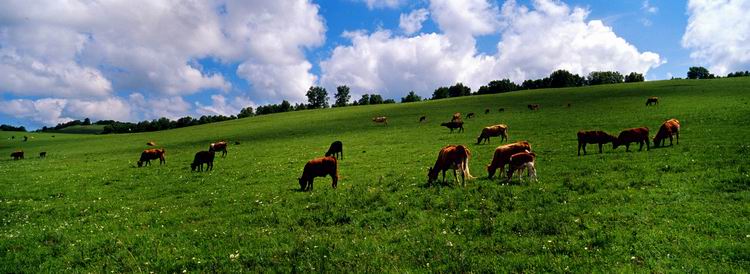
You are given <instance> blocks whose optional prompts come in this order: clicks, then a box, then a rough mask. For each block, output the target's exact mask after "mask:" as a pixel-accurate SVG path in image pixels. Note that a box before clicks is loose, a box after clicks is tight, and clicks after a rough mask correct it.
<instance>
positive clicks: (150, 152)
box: [138, 148, 167, 167]
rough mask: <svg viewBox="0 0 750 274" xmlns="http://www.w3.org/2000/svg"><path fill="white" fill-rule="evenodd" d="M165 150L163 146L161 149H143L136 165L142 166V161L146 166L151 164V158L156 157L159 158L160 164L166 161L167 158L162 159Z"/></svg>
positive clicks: (154, 158)
mask: <svg viewBox="0 0 750 274" xmlns="http://www.w3.org/2000/svg"><path fill="white" fill-rule="evenodd" d="M166 152H167V151H166V150H164V149H163V148H162V149H158V148H152V149H147V150H144V151H143V152H142V153H141V158H140V160H138V167H142V166H143V163H146V165H147V166H148V165H151V160H156V159H159V164H160V165H163V164H165V163H167V160H166V159H164V153H166Z"/></svg>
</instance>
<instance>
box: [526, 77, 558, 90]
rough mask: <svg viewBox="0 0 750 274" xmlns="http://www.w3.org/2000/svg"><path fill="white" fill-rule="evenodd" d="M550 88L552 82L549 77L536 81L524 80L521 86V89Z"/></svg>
mask: <svg viewBox="0 0 750 274" xmlns="http://www.w3.org/2000/svg"><path fill="white" fill-rule="evenodd" d="M550 87H552V80H550V78H549V77H544V78H542V79H536V80H525V81H523V83H522V84H521V88H522V89H540V88H550Z"/></svg>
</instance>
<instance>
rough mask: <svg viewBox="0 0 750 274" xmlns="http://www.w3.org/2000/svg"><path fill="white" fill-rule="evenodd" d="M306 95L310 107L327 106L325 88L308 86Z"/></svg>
mask: <svg viewBox="0 0 750 274" xmlns="http://www.w3.org/2000/svg"><path fill="white" fill-rule="evenodd" d="M306 95H307V102H308V103H309V106H310V108H311V109H315V108H327V107H328V92H327V91H326V89H325V88H323V87H310V89H309V90H307V94H306Z"/></svg>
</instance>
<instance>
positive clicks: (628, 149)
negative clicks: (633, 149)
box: [625, 143, 630, 152]
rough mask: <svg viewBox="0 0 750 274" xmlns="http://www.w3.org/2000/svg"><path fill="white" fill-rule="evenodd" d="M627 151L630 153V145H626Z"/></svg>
mask: <svg viewBox="0 0 750 274" xmlns="http://www.w3.org/2000/svg"><path fill="white" fill-rule="evenodd" d="M625 151H626V152H630V143H627V144H625Z"/></svg>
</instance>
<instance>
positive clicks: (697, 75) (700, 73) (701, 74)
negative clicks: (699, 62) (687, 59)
mask: <svg viewBox="0 0 750 274" xmlns="http://www.w3.org/2000/svg"><path fill="white" fill-rule="evenodd" d="M710 76H711V73H709V72H708V69H706V68H704V67H690V68H689V69H688V73H687V78H688V79H708V78H709V77H710Z"/></svg>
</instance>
